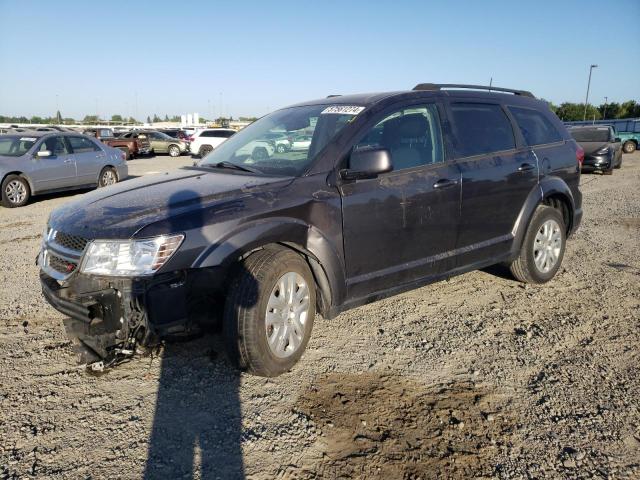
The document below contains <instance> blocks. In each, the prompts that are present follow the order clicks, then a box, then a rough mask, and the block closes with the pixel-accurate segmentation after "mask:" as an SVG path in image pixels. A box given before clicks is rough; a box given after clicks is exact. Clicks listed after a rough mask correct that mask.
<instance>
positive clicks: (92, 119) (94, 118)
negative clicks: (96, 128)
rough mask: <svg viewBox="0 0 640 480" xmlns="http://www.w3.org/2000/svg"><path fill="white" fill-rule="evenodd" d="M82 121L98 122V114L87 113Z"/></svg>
mask: <svg viewBox="0 0 640 480" xmlns="http://www.w3.org/2000/svg"><path fill="white" fill-rule="evenodd" d="M82 123H98V116H97V115H85V117H84V120H82Z"/></svg>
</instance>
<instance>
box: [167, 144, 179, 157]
mask: <svg viewBox="0 0 640 480" xmlns="http://www.w3.org/2000/svg"><path fill="white" fill-rule="evenodd" d="M169 155H170V156H172V157H179V156H180V147H178V146H177V145H170V146H169Z"/></svg>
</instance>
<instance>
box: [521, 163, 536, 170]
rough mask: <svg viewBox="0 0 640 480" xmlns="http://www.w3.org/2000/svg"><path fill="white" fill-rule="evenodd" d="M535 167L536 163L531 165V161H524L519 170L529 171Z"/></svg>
mask: <svg viewBox="0 0 640 480" xmlns="http://www.w3.org/2000/svg"><path fill="white" fill-rule="evenodd" d="M534 168H536V167H535V166H534V165H531V164H530V163H523V164H522V165H520V166H519V167H518V171H519V172H529V171H531V170H533V169H534Z"/></svg>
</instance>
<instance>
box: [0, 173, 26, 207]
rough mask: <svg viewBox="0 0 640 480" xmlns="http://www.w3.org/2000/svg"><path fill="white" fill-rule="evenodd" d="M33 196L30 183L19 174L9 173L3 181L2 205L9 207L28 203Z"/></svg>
mask: <svg viewBox="0 0 640 480" xmlns="http://www.w3.org/2000/svg"><path fill="white" fill-rule="evenodd" d="M30 196H31V189H30V188H29V183H28V182H27V181H26V180H25V179H24V178H22V177H20V176H18V175H7V178H5V179H4V181H3V182H2V205H4V206H5V207H7V208H15V207H22V206H23V205H26V204H27V202H28V201H29V197H30Z"/></svg>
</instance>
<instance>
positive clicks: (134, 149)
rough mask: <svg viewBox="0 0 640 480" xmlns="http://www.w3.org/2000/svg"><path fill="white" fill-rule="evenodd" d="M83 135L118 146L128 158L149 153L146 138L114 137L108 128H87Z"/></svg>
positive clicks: (149, 147)
mask: <svg viewBox="0 0 640 480" xmlns="http://www.w3.org/2000/svg"><path fill="white" fill-rule="evenodd" d="M83 133H84V134H85V135H90V136H92V137H96V138H97V139H98V140H100V141H101V142H102V143H105V144H107V145H109V146H110V147H114V148H118V149H120V150H122V151H123V152H124V153H125V156H126V159H127V160H129V159H131V158H134V157H136V156H139V155H148V154H149V153H151V145H150V143H149V140H148V139H147V138H124V137H116V136H115V135H114V134H113V130H111V129H110V128H89V129H86V130H85V131H84V132H83Z"/></svg>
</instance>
